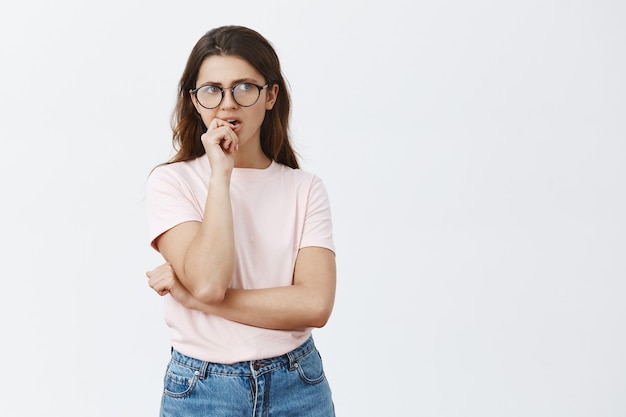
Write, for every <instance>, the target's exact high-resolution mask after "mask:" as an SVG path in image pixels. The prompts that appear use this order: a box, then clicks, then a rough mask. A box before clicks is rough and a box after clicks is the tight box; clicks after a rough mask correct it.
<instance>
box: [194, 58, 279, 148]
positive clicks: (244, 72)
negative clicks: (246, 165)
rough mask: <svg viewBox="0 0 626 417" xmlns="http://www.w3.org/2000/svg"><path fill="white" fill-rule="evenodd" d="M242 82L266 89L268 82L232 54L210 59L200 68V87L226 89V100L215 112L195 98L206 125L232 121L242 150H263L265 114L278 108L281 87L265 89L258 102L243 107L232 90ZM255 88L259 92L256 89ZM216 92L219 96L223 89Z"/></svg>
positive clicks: (241, 59)
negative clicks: (277, 102)
mask: <svg viewBox="0 0 626 417" xmlns="http://www.w3.org/2000/svg"><path fill="white" fill-rule="evenodd" d="M241 82H245V83H251V84H255V85H258V86H263V85H265V84H266V83H267V80H266V79H265V78H264V77H263V76H262V75H261V74H260V73H259V72H258V71H257V70H256V68H254V67H253V66H252V65H250V64H249V63H248V61H246V60H244V59H243V58H240V57H237V56H231V55H226V56H221V55H214V56H210V57H208V58H206V59H205V60H204V62H203V63H202V65H201V66H200V70H199V71H198V80H197V82H196V88H198V87H202V86H206V85H213V86H217V87H221V88H223V89H224V98H223V99H222V102H221V103H220V104H219V105H218V106H217V107H215V108H214V109H207V108H204V107H202V106H201V105H200V104H199V103H198V101H197V99H196V97H195V96H194V95H193V94H192V95H191V99H192V100H193V104H194V106H195V108H196V110H197V112H198V113H199V114H200V116H201V117H202V121H203V122H204V124H205V126H209V124H210V123H211V121H212V120H213V119H214V118H218V119H222V120H224V121H227V122H231V124H232V125H233V130H234V132H235V133H236V134H237V137H238V138H239V147H240V149H244V148H251V147H255V148H258V149H259V150H260V140H261V135H260V132H261V124H262V123H263V119H264V118H265V112H266V111H267V110H271V109H272V108H273V107H274V103H275V102H276V96H277V94H278V85H270V86H268V87H267V88H265V89H263V90H261V92H260V95H259V99H258V100H257V102H256V103H254V104H253V105H251V106H249V107H243V106H241V105H239V104H238V103H237V102H236V101H235V100H234V98H233V94H232V90H231V89H230V87H233V86H234V85H236V84H238V83H241ZM252 89H254V90H256V87H252ZM213 90H214V91H217V92H218V93H219V90H216V89H213ZM244 104H245V103H244ZM250 145H254V146H250Z"/></svg>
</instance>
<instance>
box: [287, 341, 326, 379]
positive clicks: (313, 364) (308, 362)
mask: <svg viewBox="0 0 626 417" xmlns="http://www.w3.org/2000/svg"><path fill="white" fill-rule="evenodd" d="M294 366H295V367H296V369H297V370H298V373H299V374H300V378H301V379H302V380H303V381H304V382H306V383H307V384H309V385H315V384H319V383H320V382H322V381H323V380H324V378H325V376H324V367H323V366H322V358H321V357H320V354H319V352H318V351H317V349H313V350H312V351H310V352H309V353H307V354H306V355H305V356H302V357H301V358H298V360H297V361H296V363H295V365H294Z"/></svg>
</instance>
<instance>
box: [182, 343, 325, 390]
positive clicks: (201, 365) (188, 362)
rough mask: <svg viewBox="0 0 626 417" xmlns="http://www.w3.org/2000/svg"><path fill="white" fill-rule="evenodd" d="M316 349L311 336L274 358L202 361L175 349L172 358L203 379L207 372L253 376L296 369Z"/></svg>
mask: <svg viewBox="0 0 626 417" xmlns="http://www.w3.org/2000/svg"><path fill="white" fill-rule="evenodd" d="M314 349H315V343H314V342H313V337H312V336H309V338H308V339H307V340H306V342H304V343H303V344H301V345H300V346H298V347H297V348H295V349H294V350H292V351H291V352H288V353H286V354H284V355H281V356H276V357H274V358H267V359H259V360H254V361H244V362H235V363H231V364H223V363H215V362H205V361H201V360H200V359H195V358H192V357H189V356H187V355H183V354H182V353H180V352H178V351H177V350H175V349H173V350H172V360H173V361H176V362H178V363H179V364H180V365H182V366H186V367H188V368H191V369H193V370H194V371H195V372H196V375H198V376H199V377H200V378H201V379H203V378H205V377H206V375H207V374H219V375H233V376H251V375H253V374H255V373H256V374H257V375H258V374H259V373H261V372H266V371H271V370H273V369H276V368H280V367H284V366H289V369H294V368H295V367H297V366H298V365H297V362H298V359H300V358H302V357H303V356H306V355H307V354H309V353H310V352H311V351H312V350H314Z"/></svg>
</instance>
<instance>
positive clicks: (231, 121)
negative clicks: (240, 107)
mask: <svg viewBox="0 0 626 417" xmlns="http://www.w3.org/2000/svg"><path fill="white" fill-rule="evenodd" d="M221 119H222V120H224V121H225V122H227V123H229V124H230V125H231V127H232V129H233V131H234V132H237V131H238V130H239V129H240V128H241V124H242V122H241V120H240V119H238V118H236V117H221Z"/></svg>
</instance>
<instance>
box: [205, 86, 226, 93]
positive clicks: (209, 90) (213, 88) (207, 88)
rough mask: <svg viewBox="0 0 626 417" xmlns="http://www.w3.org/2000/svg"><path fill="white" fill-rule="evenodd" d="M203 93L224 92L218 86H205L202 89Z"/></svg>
mask: <svg viewBox="0 0 626 417" xmlns="http://www.w3.org/2000/svg"><path fill="white" fill-rule="evenodd" d="M202 91H203V92H204V93H205V94H219V93H221V92H222V90H221V89H220V88H219V87H218V86H215V85H207V86H204V87H202Z"/></svg>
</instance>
